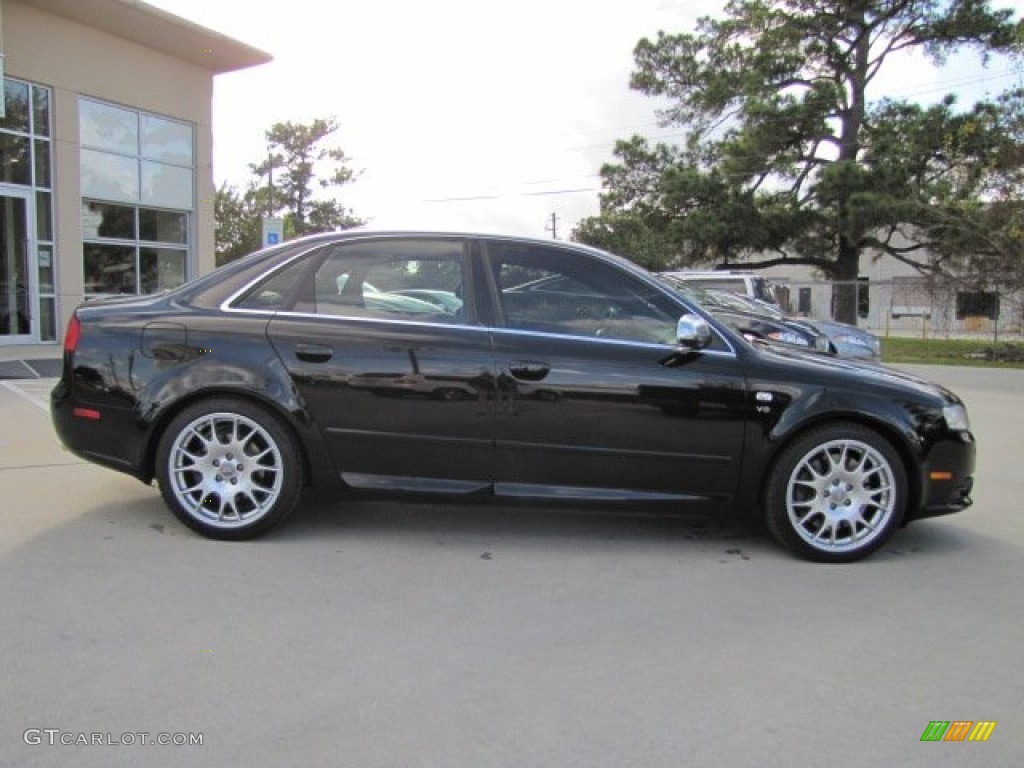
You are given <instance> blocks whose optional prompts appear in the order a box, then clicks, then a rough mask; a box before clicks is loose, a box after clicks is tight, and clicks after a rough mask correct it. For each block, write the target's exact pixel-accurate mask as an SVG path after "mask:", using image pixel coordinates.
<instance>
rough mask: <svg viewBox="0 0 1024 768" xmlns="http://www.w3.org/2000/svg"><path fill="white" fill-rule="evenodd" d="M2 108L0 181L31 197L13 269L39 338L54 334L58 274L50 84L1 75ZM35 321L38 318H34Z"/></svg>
mask: <svg viewBox="0 0 1024 768" xmlns="http://www.w3.org/2000/svg"><path fill="white" fill-rule="evenodd" d="M2 87H3V89H4V102H5V111H4V115H3V117H0V183H3V184H10V185H13V186H18V187H24V188H25V189H26V191H27V194H28V197H29V204H28V206H27V208H28V209H30V213H29V214H24V213H23V214H22V215H27V216H28V221H29V222H31V221H35V230H34V231H32V232H28V233H26V234H27V235H28V237H27V238H25V239H26V241H27V242H28V246H29V247H28V249H27V253H25V254H24V256H23V257H21V258H24V260H25V263H24V264H23V265H21V266H20V267H19V269H17V270H13V271H14V272H18V273H19V274H21V275H22V279H21V283H23V284H22V285H21V286H20V290H21V291H22V293H23V295H24V296H25V301H26V302H27V303H28V311H27V314H28V316H29V318H30V319H29V320H28V321H27V323H26V325H25V327H24V332H25V333H26V334H36V333H38V338H39V340H41V341H54V340H56V338H57V274H56V258H55V249H54V235H53V194H52V187H53V178H52V168H53V153H52V147H51V140H50V137H51V128H50V122H51V120H50V103H51V98H50V89H49V88H45V87H43V86H41V85H35V84H34V83H27V82H24V81H21V80H11V79H8V78H4V79H3V82H2ZM10 266H11V265H10V264H8V263H6V262H5V264H4V265H0V273H4V274H0V284H3V283H6V282H7V281H8V280H7V279H8V277H10V275H7V274H6V272H8V271H12V270H11V269H10ZM36 320H38V323H36V322H35V321H36Z"/></svg>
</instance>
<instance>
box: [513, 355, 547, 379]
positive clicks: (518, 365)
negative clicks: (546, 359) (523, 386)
mask: <svg viewBox="0 0 1024 768" xmlns="http://www.w3.org/2000/svg"><path fill="white" fill-rule="evenodd" d="M508 371H509V373H511V374H512V376H513V378H516V379H519V380H520V381H540V380H541V379H543V378H544V377H545V376H547V375H548V374H549V373H551V366H550V365H549V364H548V363H539V362H537V361H534V360H517V361H516V362H514V363H509V364H508Z"/></svg>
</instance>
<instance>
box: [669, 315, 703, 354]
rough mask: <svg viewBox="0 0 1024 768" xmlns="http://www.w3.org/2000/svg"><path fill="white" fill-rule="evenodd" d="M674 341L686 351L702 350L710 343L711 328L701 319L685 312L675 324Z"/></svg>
mask: <svg viewBox="0 0 1024 768" xmlns="http://www.w3.org/2000/svg"><path fill="white" fill-rule="evenodd" d="M676 341H677V342H678V344H679V346H681V347H685V348H686V349H691V350H698V349H704V348H705V347H706V346H708V345H709V344H710V343H711V327H710V326H709V325H708V322H707V320H705V319H704V318H703V317H701V316H699V315H694V314H691V313H689V312H687V313H686V314H685V315H683V316H682V317H680V318H679V322H678V323H676Z"/></svg>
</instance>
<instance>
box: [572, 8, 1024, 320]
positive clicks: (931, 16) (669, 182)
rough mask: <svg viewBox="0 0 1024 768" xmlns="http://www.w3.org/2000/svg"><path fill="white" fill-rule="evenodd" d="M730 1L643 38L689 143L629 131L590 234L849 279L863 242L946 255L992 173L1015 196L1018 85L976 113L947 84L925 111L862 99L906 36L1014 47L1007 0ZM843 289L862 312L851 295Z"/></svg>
mask: <svg viewBox="0 0 1024 768" xmlns="http://www.w3.org/2000/svg"><path fill="white" fill-rule="evenodd" d="M725 14H726V15H725V18H724V19H721V20H716V19H712V18H703V19H701V20H700V21H699V22H698V26H697V31H696V32H695V33H694V34H679V35H668V34H665V33H664V32H662V33H659V34H658V36H657V38H656V39H655V40H650V39H643V40H641V41H640V42H639V43H638V44H637V46H636V48H635V51H634V58H635V61H636V65H637V68H636V70H635V71H634V73H633V76H632V79H631V86H632V87H633V88H635V89H637V90H640V91H642V92H644V93H646V94H648V95H652V96H657V97H660V98H662V99H665V100H666V101H667V103H668V106H667V108H666V109H665V110H664V111H663V112H662V118H663V120H664V121H665V123H666V124H673V125H679V126H683V127H685V128H686V129H687V140H686V142H685V144H684V145H683V146H681V147H666V146H665V145H661V144H659V145H655V146H651V145H650V144H649V143H648V142H647V141H646V140H645V139H643V138H640V137H634V138H633V139H631V140H629V141H621V142H618V144H617V145H616V151H615V152H616V156H617V158H618V161H619V162H618V163H617V164H612V165H607V166H605V167H604V168H603V169H602V176H603V179H604V187H605V192H604V193H603V194H602V199H601V215H600V216H598V217H597V221H592V220H589V221H584V222H583V223H582V224H581V225H580V226H579V228H578V229H577V231H576V233H575V236H576V237H577V238H578V239H581V240H584V241H586V242H592V243H594V244H597V245H604V244H607V243H609V242H614V241H615V239H616V238H618V237H619V232H620V230H621V228H622V227H623V226H624V225H625V222H630V224H629V227H631V228H632V230H634V231H636V230H637V229H638V228H639V229H640V230H642V231H645V232H646V233H647V236H646V238H645V242H646V243H647V244H648V252H651V251H656V252H658V253H660V254H665V253H671V254H673V255H674V256H675V259H676V261H677V262H679V261H681V262H684V263H697V262H713V261H714V262H719V263H721V264H724V265H728V266H732V265H736V264H739V263H742V265H743V266H745V267H764V266H771V265H776V264H800V265H808V266H812V267H815V268H817V269H819V270H820V271H821V272H822V273H823V274H824V275H825V276H827V277H829V278H831V279H834V280H840V281H851V286H852V282H853V281H855V280H856V278H857V275H858V271H859V265H860V260H861V256H862V254H863V253H865V252H866V251H867V250H869V249H873V250H875V251H878V252H881V253H884V254H889V255H891V256H893V257H895V258H899V259H902V260H904V261H907V262H908V263H912V264H914V265H915V266H917V267H919V268H922V269H926V270H927V269H936V268H937V267H936V260H937V259H936V254H939V255H941V253H942V247H938V248H937V250H933V248H932V246H933V245H939V246H941V242H942V241H943V238H944V237H945V235H944V234H943V232H944V231H945V232H946V234H948V230H943V229H942V228H941V227H940V226H937V223H936V218H937V217H938V218H940V219H941V218H942V217H943V216H944V215H948V213H949V212H950V211H951V210H953V209H955V210H956V211H957V212H958V215H961V216H964V215H967V214H968V213H970V214H971V219H970V221H971V222H972V226H977V225H980V220H979V218H978V216H979V215H980V212H981V211H983V210H984V209H985V206H984V205H981V203H983V202H985V201H986V200H988V199H990V196H991V195H992V191H993V187H994V184H995V179H997V178H998V179H1001V180H1002V182H1003V183H1004V184H1008V188H1009V189H1012V190H1013V192H1012V193H1011V194H1016V195H1017V197H1018V199H1019V193H1020V192H1021V186H1020V181H1021V180H1020V177H1019V171H1020V168H1021V163H1022V157H1021V153H1020V152H1019V151H1015V150H1014V148H1015V147H1016V148H1017V149H1018V150H1019V146H1020V144H1019V143H1017V144H1015V143H1014V142H1015V141H1018V140H1019V134H1016V135H1015V134H1014V133H1013V131H1012V129H1011V128H1010V126H1011V125H1012V124H1013V123H1014V121H1015V120H1016V119H1017V118H1018V116H1019V115H1020V113H1021V107H1022V100H1021V98H1020V93H1019V92H1017V93H1008V94H1005V95H1004V96H1003V97H1001V98H999V99H996V100H990V101H986V102H983V103H979V104H976V105H974V106H973V108H970V109H968V110H966V111H959V110H958V109H956V100H955V98H954V97H952V96H950V97H947V99H946V100H944V101H943V102H941V103H940V104H938V105H936V106H934V107H927V108H926V107H922V106H919V105H915V104H911V103H908V102H905V101H898V100H892V99H883V100H879V101H875V102H871V101H869V98H868V97H869V91H870V90H871V87H872V85H873V84H874V83H875V82H876V81H877V78H878V75H879V73H880V72H881V70H882V69H883V67H884V65H885V64H887V63H888V62H890V61H891V60H892V57H893V56H894V54H897V53H898V52H901V51H911V50H918V51H922V52H924V53H925V54H927V55H928V56H930V57H932V59H933V60H935V61H937V62H941V61H943V60H944V58H945V57H947V56H948V55H949V54H950V53H952V52H954V51H956V50H958V49H961V48H971V47H973V48H977V49H980V51H981V53H982V56H983V58H984V57H988V56H990V55H991V54H993V53H996V52H1002V53H1006V54H1008V55H1012V53H1013V51H1014V45H1015V43H1016V45H1018V46H1019V39H1020V38H1019V27H1015V25H1014V22H1013V21H1012V12H1011V11H1009V10H993V9H992V8H990V5H989V2H988V0H732V1H731V2H729V3H728V5H727V6H726V9H725ZM1004 191H1005V190H1004ZM967 202H971V203H973V204H974V205H973V206H970V205H966V204H965V203H967ZM943 211H944V212H945V214H943V213H941V212H943ZM637 221H639V224H637V223H636V222H637ZM652 238H654V239H658V240H660V241H661V242H662V245H661V246H659V247H658V248H654V249H651V248H650V241H651V239H652ZM626 255H630V254H629V253H626ZM837 299H838V302H837V316H838V317H839V318H840V319H844V320H846V321H853V319H854V316H855V312H856V305H855V295H854V292H853V291H852V290H850V291H848V292H841V293H840V294H839V295H838V296H837Z"/></svg>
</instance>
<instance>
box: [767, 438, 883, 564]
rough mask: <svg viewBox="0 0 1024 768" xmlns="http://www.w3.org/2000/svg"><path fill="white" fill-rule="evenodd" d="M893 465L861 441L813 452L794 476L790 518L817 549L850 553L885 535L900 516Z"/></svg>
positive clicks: (788, 490)
mask: <svg viewBox="0 0 1024 768" xmlns="http://www.w3.org/2000/svg"><path fill="white" fill-rule="evenodd" d="M896 496H897V494H896V481H895V477H894V474H893V468H892V467H891V466H890V464H889V461H888V460H887V459H886V458H885V457H884V456H883V455H882V454H881V453H880V452H879V451H878V450H876V449H875V448H873V447H872V446H870V445H868V444H867V443H864V442H861V441H860V440H849V439H847V440H832V441H829V442H826V443H822V444H820V445H818V446H816V447H815V448H813V449H812V450H810V451H808V452H807V453H806V454H805V455H804V457H803V458H802V459H800V461H799V462H797V464H796V466H795V468H794V469H793V472H792V473H791V474H790V476H789V483H788V485H787V487H786V513H787V515H788V516H789V521H790V523H791V524H792V526H793V530H794V531H796V533H797V535H799V536H800V538H801V539H803V540H804V541H805V542H806V543H807V544H809V545H810V546H811V547H813V548H815V549H817V550H820V551H824V552H835V553H840V552H850V551H854V550H858V549H861V548H863V547H865V546H867V545H868V544H869V543H870V542H872V541H873V540H874V539H875V538H877V537H878V536H880V535H883V534H884V533H885V531H886V530H887V528H888V526H887V525H886V523H887V522H888V521H889V520H890V518H891V517H892V516H893V514H894V513H895V510H896V508H897V503H898V499H897V498H896Z"/></svg>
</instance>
